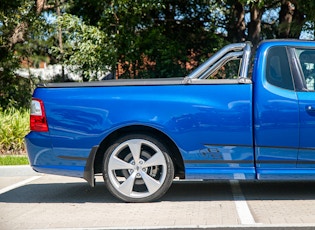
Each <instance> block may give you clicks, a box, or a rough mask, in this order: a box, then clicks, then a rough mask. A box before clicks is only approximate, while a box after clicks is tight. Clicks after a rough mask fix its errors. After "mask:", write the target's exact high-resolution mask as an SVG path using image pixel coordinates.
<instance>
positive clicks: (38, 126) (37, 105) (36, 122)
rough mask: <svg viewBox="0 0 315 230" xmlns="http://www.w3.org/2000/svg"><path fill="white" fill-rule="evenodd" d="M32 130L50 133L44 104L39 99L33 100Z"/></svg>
mask: <svg viewBox="0 0 315 230" xmlns="http://www.w3.org/2000/svg"><path fill="white" fill-rule="evenodd" d="M30 129H31V131H36V132H48V124H47V119H46V114H45V109H44V103H43V101H42V100H39V99H35V98H33V99H32V103H31V115H30Z"/></svg>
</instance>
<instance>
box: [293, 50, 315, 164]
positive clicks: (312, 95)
mask: <svg viewBox="0 0 315 230" xmlns="http://www.w3.org/2000/svg"><path fill="white" fill-rule="evenodd" d="M295 55H296V57H297V65H298V67H299V70H300V71H299V73H300V74H299V75H300V77H301V79H302V84H303V86H304V87H303V89H302V90H300V91H299V92H298V99H299V112H300V147H299V154H298V168H314V169H315V49H310V48H296V49H295Z"/></svg>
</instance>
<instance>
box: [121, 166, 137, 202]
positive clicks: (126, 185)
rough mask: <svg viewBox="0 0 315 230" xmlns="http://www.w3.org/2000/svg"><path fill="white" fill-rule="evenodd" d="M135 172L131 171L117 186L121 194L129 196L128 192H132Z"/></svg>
mask: <svg viewBox="0 0 315 230" xmlns="http://www.w3.org/2000/svg"><path fill="white" fill-rule="evenodd" d="M136 175H137V173H136V172H133V173H132V174H131V175H130V176H129V177H128V178H127V180H125V181H124V182H123V183H122V184H121V185H120V186H119V191H120V192H121V193H123V194H125V195H126V196H130V194H131V193H132V189H133V185H134V183H135V179H136Z"/></svg>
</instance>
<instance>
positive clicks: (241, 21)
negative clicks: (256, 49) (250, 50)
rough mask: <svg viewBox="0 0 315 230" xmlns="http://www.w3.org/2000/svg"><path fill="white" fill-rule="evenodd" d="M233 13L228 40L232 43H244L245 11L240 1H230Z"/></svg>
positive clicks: (231, 14) (231, 13)
mask: <svg viewBox="0 0 315 230" xmlns="http://www.w3.org/2000/svg"><path fill="white" fill-rule="evenodd" d="M230 2H231V3H230V4H231V12H230V20H229V21H230V22H229V26H228V28H229V30H228V39H229V41H230V42H244V41H245V39H246V36H245V29H246V25H245V11H244V6H243V4H242V3H240V2H239V1H230Z"/></svg>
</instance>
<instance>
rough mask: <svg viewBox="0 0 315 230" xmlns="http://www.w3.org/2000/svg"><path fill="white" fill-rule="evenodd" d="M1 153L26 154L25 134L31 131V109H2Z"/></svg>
mask: <svg viewBox="0 0 315 230" xmlns="http://www.w3.org/2000/svg"><path fill="white" fill-rule="evenodd" d="M0 121H1V122H0V153H1V154H5V155H21V154H25V146H24V136H25V135H26V134H27V133H28V131H29V111H28V110H26V109H23V110H17V109H13V108H11V109H7V110H5V111H0Z"/></svg>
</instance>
